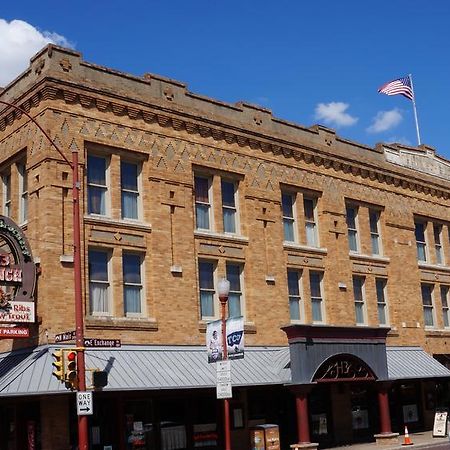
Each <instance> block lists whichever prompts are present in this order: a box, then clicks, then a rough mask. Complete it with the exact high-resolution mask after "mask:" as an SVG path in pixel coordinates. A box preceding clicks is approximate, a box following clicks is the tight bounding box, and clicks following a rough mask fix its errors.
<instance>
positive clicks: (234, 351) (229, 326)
mask: <svg viewBox="0 0 450 450" xmlns="http://www.w3.org/2000/svg"><path fill="white" fill-rule="evenodd" d="M225 327H226V334H227V354H228V359H240V358H243V357H244V317H242V316H239V317H232V318H230V319H227V321H226V325H225ZM206 350H207V353H208V363H215V362H218V361H222V360H223V346H222V321H221V320H214V321H213V322H209V323H208V324H207V326H206Z"/></svg>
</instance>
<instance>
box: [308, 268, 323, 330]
mask: <svg viewBox="0 0 450 450" xmlns="http://www.w3.org/2000/svg"><path fill="white" fill-rule="evenodd" d="M322 278H323V273H322V272H309V287H310V290H311V309H312V320H313V322H323V298H322Z"/></svg>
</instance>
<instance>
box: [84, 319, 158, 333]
mask: <svg viewBox="0 0 450 450" xmlns="http://www.w3.org/2000/svg"><path fill="white" fill-rule="evenodd" d="M85 323H86V329H87V330H105V329H114V330H137V331H139V330H145V331H158V322H157V321H156V320H154V319H149V318H136V319H133V318H130V317H97V316H87V317H86V319H85Z"/></svg>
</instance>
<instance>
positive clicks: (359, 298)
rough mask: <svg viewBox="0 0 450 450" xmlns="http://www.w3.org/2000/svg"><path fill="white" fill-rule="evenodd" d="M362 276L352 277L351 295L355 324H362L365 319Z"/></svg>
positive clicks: (363, 280)
mask: <svg viewBox="0 0 450 450" xmlns="http://www.w3.org/2000/svg"><path fill="white" fill-rule="evenodd" d="M364 282H365V279H364V277H358V276H354V277H353V297H354V300H355V318H356V324H357V325H364V324H365V323H366V319H365V315H366V314H365V302H364Z"/></svg>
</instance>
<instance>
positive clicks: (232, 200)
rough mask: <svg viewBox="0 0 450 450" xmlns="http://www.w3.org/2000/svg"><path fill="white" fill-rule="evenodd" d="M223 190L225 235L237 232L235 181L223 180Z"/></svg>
mask: <svg viewBox="0 0 450 450" xmlns="http://www.w3.org/2000/svg"><path fill="white" fill-rule="evenodd" d="M221 188H222V215H223V231H224V232H225V233H233V234H234V233H236V232H237V227H238V224H237V219H238V217H237V199H236V193H237V186H236V183H235V182H234V181H230V180H226V179H223V178H222V180H221Z"/></svg>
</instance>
